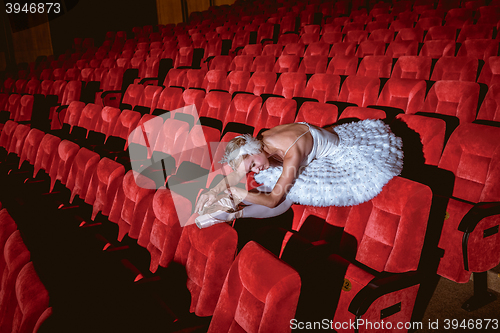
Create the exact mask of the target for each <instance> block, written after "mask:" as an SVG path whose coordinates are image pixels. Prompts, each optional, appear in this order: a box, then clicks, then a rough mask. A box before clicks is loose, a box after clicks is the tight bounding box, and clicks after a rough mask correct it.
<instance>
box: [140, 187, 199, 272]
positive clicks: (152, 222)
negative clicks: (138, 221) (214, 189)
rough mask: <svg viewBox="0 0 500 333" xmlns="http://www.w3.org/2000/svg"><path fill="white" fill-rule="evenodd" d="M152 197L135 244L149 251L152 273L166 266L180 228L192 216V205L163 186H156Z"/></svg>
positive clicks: (175, 244)
mask: <svg viewBox="0 0 500 333" xmlns="http://www.w3.org/2000/svg"><path fill="white" fill-rule="evenodd" d="M151 199H152V200H151V201H149V203H148V205H149V207H148V209H150V210H149V211H148V213H147V215H146V217H145V220H144V224H143V225H142V229H141V231H140V235H139V240H138V243H139V245H141V246H144V247H145V248H147V249H148V251H149V252H150V253H151V264H150V268H149V269H150V270H151V272H153V273H154V272H156V270H157V269H158V266H162V267H168V265H169V264H170V263H171V262H172V260H173V259H174V254H175V251H176V249H177V244H178V243H179V239H180V237H181V233H182V230H183V227H185V223H186V221H188V219H189V217H190V215H191V210H192V204H191V202H190V201H189V200H187V199H186V198H184V197H182V196H180V195H179V194H177V193H175V192H172V191H170V190H169V189H165V188H160V189H158V191H156V193H154V197H152V198H151Z"/></svg>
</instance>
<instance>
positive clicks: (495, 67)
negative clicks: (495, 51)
mask: <svg viewBox="0 0 500 333" xmlns="http://www.w3.org/2000/svg"><path fill="white" fill-rule="evenodd" d="M499 74H500V57H489V58H488V59H486V61H485V64H484V66H483V68H482V69H481V74H479V78H478V79H477V82H478V83H484V84H486V85H487V86H491V85H493V84H497V83H500V76H499Z"/></svg>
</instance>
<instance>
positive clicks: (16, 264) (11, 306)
mask: <svg viewBox="0 0 500 333" xmlns="http://www.w3.org/2000/svg"><path fill="white" fill-rule="evenodd" d="M4 258H5V263H6V265H5V269H4V271H3V277H2V286H1V292H0V331H1V332H11V330H12V320H13V319H14V313H15V310H16V305H17V300H16V290H15V286H16V280H17V277H18V274H19V272H20V271H21V269H22V268H23V267H24V266H25V265H26V264H27V263H28V262H29V261H30V252H29V251H28V249H27V248H26V245H24V242H23V239H22V238H21V233H20V232H19V230H16V231H15V232H13V233H12V235H11V236H10V237H9V239H8V240H7V242H6V243H5V249H4Z"/></svg>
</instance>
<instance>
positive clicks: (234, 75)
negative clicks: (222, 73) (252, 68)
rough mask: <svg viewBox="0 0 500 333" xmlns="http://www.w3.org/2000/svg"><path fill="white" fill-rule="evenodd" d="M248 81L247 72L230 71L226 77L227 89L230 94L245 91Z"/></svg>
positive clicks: (248, 74)
mask: <svg viewBox="0 0 500 333" xmlns="http://www.w3.org/2000/svg"><path fill="white" fill-rule="evenodd" d="M249 80H250V72H249V71H231V72H230V73H229V74H228V75H227V88H228V91H229V93H230V94H233V93H234V92H236V91H245V89H246V87H247V85H248V81H249Z"/></svg>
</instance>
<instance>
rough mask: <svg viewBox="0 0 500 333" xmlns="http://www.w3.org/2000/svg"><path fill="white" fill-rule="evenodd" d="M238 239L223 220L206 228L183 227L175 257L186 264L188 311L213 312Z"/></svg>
mask: <svg viewBox="0 0 500 333" xmlns="http://www.w3.org/2000/svg"><path fill="white" fill-rule="evenodd" d="M194 217H195V215H193V216H192V218H194ZM188 223H189V222H188ZM237 242H238V235H237V233H236V231H235V230H234V229H233V228H231V227H230V226H229V225H227V224H225V223H221V224H216V225H214V226H212V227H210V228H206V229H199V228H198V227H197V226H196V224H194V223H192V224H189V225H187V226H185V227H184V228H183V230H182V235H181V238H180V240H179V244H178V246H177V250H176V252H175V257H174V260H175V261H176V262H178V263H180V264H181V265H183V266H185V267H186V273H187V276H188V281H187V288H188V290H189V291H190V292H191V307H190V311H191V312H194V313H195V314H196V315H197V316H201V317H205V316H211V315H212V314H213V311H214V309H215V306H216V304H217V300H218V298H219V295H220V292H221V289H222V285H223V283H224V279H225V278H226V274H227V272H228V270H229V267H230V266H231V263H232V262H233V260H234V255H235V252H236V245H237Z"/></svg>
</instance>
